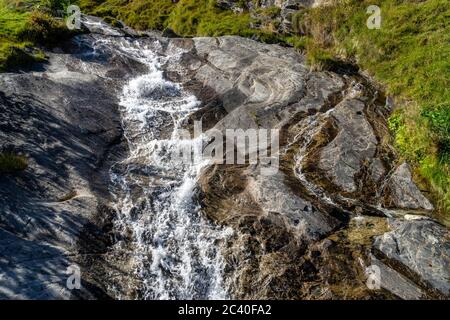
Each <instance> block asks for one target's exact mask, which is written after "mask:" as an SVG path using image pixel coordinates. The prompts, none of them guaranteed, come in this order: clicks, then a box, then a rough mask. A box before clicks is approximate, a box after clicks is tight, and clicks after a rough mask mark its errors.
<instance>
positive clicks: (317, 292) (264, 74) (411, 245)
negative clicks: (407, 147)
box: [0, 24, 449, 299]
mask: <svg viewBox="0 0 450 320" xmlns="http://www.w3.org/2000/svg"><path fill="white" fill-rule="evenodd" d="M96 25H97V29H94V28H93V27H92V28H91V31H93V32H96V33H100V34H88V35H81V36H78V37H77V38H76V39H75V40H73V41H69V42H68V43H67V44H66V45H64V46H63V48H62V49H56V50H55V51H54V52H49V53H48V54H49V56H50V60H49V63H48V64H46V65H39V66H37V69H35V70H34V71H32V72H27V73H20V74H2V75H0V144H1V146H2V148H7V149H8V148H9V149H13V150H16V151H17V152H19V153H22V154H24V155H26V156H27V158H28V159H29V168H28V169H27V170H26V171H25V172H22V173H20V174H18V175H6V176H0V270H1V276H0V298H11V297H16V298H71V297H72V298H108V297H113V298H114V297H115V298H117V297H120V298H136V297H140V296H139V285H140V282H139V281H142V279H140V280H139V279H136V274H135V273H133V268H134V266H133V263H132V261H133V260H132V257H131V256H132V255H133V247H132V241H128V239H127V237H129V234H126V233H121V234H118V233H117V230H116V229H115V228H114V225H113V224H114V219H115V215H116V212H115V211H114V210H113V208H112V202H113V199H111V196H110V193H109V185H110V176H109V170H110V168H111V165H112V164H113V163H115V162H116V161H118V160H119V159H124V158H125V157H126V155H127V153H128V150H127V148H126V144H125V143H124V138H123V133H122V129H121V122H120V115H119V111H118V109H119V107H118V103H119V102H118V92H120V90H121V88H122V87H123V85H124V84H125V83H126V81H127V80H129V79H131V78H133V77H135V76H137V75H141V74H145V72H146V71H147V70H146V67H145V66H144V65H143V64H142V63H141V61H139V59H137V58H136V57H133V56H132V55H130V54H125V53H124V52H123V51H121V48H122V47H121V46H127V45H129V43H128V42H127V41H129V40H130V39H125V38H124V37H125V36H126V35H127V36H131V35H133V34H132V32H131V31H127V34H124V33H123V32H122V31H120V32H119V31H118V30H116V29H113V28H107V29H106V31H104V30H103V28H100V29H99V28H98V24H96ZM133 41H137V42H139V44H140V45H142V47H144V46H145V47H146V48H150V49H151V50H152V51H153V52H155V53H157V54H158V55H159V56H161V57H165V56H171V57H172V56H174V55H176V56H177V57H179V58H177V59H169V60H164V59H161V63H162V68H163V69H164V73H165V76H166V77H167V78H168V79H169V80H172V81H173V82H177V83H180V84H181V85H182V86H183V87H184V89H186V90H188V91H190V92H192V93H194V94H195V95H196V96H197V98H198V99H199V100H200V101H201V105H200V108H199V110H198V111H197V112H195V113H194V114H193V115H192V116H191V117H190V118H189V119H187V120H186V121H185V126H186V127H187V128H192V125H193V121H194V120H200V119H202V120H203V130H204V131H207V130H209V131H208V132H209V133H211V132H212V129H217V131H218V132H222V133H224V131H225V130H226V129H243V130H246V129H250V128H266V129H271V128H274V129H279V130H280V150H279V153H278V154H277V156H278V158H279V160H280V161H279V170H278V171H277V172H276V173H275V174H273V175H270V176H265V175H262V174H261V168H260V164H256V165H255V164H252V165H250V164H243V165H229V164H213V165H209V166H207V167H206V168H204V169H203V171H202V173H201V175H200V178H199V181H198V187H197V189H198V192H197V194H196V198H197V199H198V201H199V202H200V204H201V206H202V212H203V213H204V216H205V217H207V218H208V219H210V220H211V221H213V222H215V223H217V224H219V225H223V226H228V227H230V228H231V229H232V230H233V234H232V235H231V236H230V237H229V238H228V239H227V240H226V241H225V243H223V244H220V246H221V250H222V252H223V256H224V259H225V261H226V263H225V274H224V277H225V278H224V282H225V285H226V288H227V290H228V292H229V294H230V296H231V297H234V298H262V299H264V298H271V299H277V298H286V299H300V298H303V299H330V298H331V299H332V298H344V299H354V298H361V299H371V298H448V290H449V287H448V283H449V282H448V281H449V280H448V279H449V268H448V259H449V238H448V229H447V228H446V227H444V226H442V225H440V224H439V223H438V222H436V221H434V220H432V219H429V218H428V219H426V220H421V219H419V218H415V219H411V215H415V216H417V215H424V214H427V215H432V209H433V207H432V204H431V203H430V202H429V201H428V200H427V199H426V197H425V196H424V195H423V194H422V192H421V191H420V190H419V188H418V187H417V186H416V185H415V184H414V182H413V180H412V175H411V172H410V169H409V167H408V165H406V164H400V163H399V162H398V160H397V158H396V155H395V152H394V151H393V150H392V148H391V147H390V146H389V144H388V143H387V142H386V141H387V139H385V138H386V137H387V136H388V131H387V128H386V122H385V117H386V116H387V115H388V114H389V112H390V110H388V109H387V108H386V107H385V104H384V101H383V99H382V98H383V97H382V95H381V94H379V93H378V92H377V91H376V89H375V88H373V87H372V86H371V85H370V83H369V82H368V81H367V80H365V79H364V78H362V77H360V76H357V75H344V74H337V73H333V72H317V71H311V70H310V68H309V67H308V66H307V65H306V63H305V59H304V57H303V56H302V55H300V54H298V53H296V52H295V51H294V50H293V49H291V48H284V47H281V46H278V45H268V44H262V43H258V42H255V41H252V40H249V39H244V38H240V37H220V38H194V39H177V38H170V39H167V38H160V37H156V36H152V35H147V36H146V37H143V38H137V39H134V40H133ZM138 48H140V47H138ZM128 52H130V51H128ZM153 93H154V92H153V91H152V92H150V94H153ZM165 116H166V117H167V115H165ZM161 122H163V121H162V120H161ZM161 135H164V128H163V127H162V129H161ZM9 149H8V150H9ZM2 150H3V149H2ZM144 160H145V159H143V160H142V161H144ZM140 178H141V179H143V181H144V180H145V175H144V174H142V175H141V176H140ZM135 192H136V193H139V192H140V191H139V189H138V188H136V190H135ZM135 214H138V212H136V213H135ZM73 263H76V264H78V265H80V266H81V268H82V270H81V271H82V274H83V277H82V285H83V290H81V292H77V294H74V292H72V291H70V290H67V287H66V279H67V274H66V269H67V266H69V265H71V264H73ZM371 265H372V266H373V265H378V266H379V268H380V270H381V284H380V287H379V288H375V290H371V289H370V288H369V287H368V286H367V283H366V282H367V269H368V268H369V267H370V266H371ZM399 279H400V280H399Z"/></svg>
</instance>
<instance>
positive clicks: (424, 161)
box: [294, 0, 450, 212]
mask: <svg viewBox="0 0 450 320" xmlns="http://www.w3.org/2000/svg"><path fill="white" fill-rule="evenodd" d="M371 4H373V2H372V1H361V0H348V1H345V3H343V2H342V1H335V3H334V4H333V5H331V6H328V7H322V8H314V9H310V10H305V11H303V12H300V13H299V14H297V15H295V17H294V18H295V20H296V21H295V25H296V26H297V28H298V31H299V32H300V31H303V32H304V34H306V37H308V38H310V39H311V41H306V43H307V45H306V49H307V51H308V56H310V58H309V60H310V61H311V62H313V63H316V62H317V61H319V62H322V61H323V60H324V59H325V60H328V59H330V58H331V57H333V56H334V57H337V58H340V59H344V60H347V61H353V62H355V63H357V64H358V65H359V66H360V67H361V68H362V69H363V70H367V71H369V72H370V73H371V74H372V75H373V76H374V77H375V79H376V80H377V81H379V82H380V83H382V84H383V85H385V86H386V90H387V93H388V94H390V95H392V96H394V97H396V100H397V101H398V102H400V103H399V105H401V106H402V107H401V108H397V110H396V111H395V113H394V114H393V115H392V117H391V118H390V120H389V126H390V129H391V130H392V132H393V134H394V135H395V144H396V146H397V149H398V150H399V151H400V153H401V154H402V156H403V157H404V158H406V159H408V160H409V161H410V162H411V163H413V164H415V165H416V166H415V167H416V174H417V175H418V176H420V177H422V178H423V179H422V181H423V182H426V184H428V186H429V187H431V189H432V190H433V191H434V193H435V197H436V199H439V203H438V205H439V207H440V209H441V210H442V211H444V212H449V211H450V175H449V165H450V90H449V89H448V88H449V87H450V24H449V21H450V6H449V5H448V1H446V0H428V1H402V0H383V1H378V5H379V6H380V7H381V16H382V24H381V29H372V30H370V29H368V28H367V26H366V21H367V19H368V17H369V15H367V14H366V9H367V7H368V6H369V5H371Z"/></svg>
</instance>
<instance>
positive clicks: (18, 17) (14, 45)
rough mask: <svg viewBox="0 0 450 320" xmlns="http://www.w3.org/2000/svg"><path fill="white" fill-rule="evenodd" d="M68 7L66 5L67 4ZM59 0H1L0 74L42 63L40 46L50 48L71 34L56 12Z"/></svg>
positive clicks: (63, 3) (59, 6) (59, 3)
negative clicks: (33, 63)
mask: <svg viewBox="0 0 450 320" xmlns="http://www.w3.org/2000/svg"><path fill="white" fill-rule="evenodd" d="M67 4H68V3H67ZM67 4H65V2H63V1H62V0H41V1H38V0H36V1H20V0H0V71H6V70H11V69H15V68H17V67H23V66H27V65H30V64H31V63H32V62H35V61H44V60H45V55H44V53H43V51H42V50H40V49H39V47H40V46H47V47H49V46H50V47H51V46H53V45H56V44H57V43H58V42H59V41H60V40H61V39H64V38H66V37H67V35H69V34H70V32H69V30H68V29H67V28H66V26H65V24H64V21H63V19H61V18H60V19H57V18H55V15H56V12H57V10H62V9H64V7H65V6H66V5H67Z"/></svg>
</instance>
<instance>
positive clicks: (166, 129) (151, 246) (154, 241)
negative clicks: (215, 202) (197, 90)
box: [111, 39, 231, 299]
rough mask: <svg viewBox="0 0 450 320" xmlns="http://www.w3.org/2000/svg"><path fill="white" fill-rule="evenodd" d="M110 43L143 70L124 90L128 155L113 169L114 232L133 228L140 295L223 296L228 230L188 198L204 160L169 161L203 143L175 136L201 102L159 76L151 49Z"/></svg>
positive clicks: (137, 44)
mask: <svg viewBox="0 0 450 320" xmlns="http://www.w3.org/2000/svg"><path fill="white" fill-rule="evenodd" d="M111 45H112V44H111ZM114 45H115V46H116V47H117V46H119V47H118V48H117V49H118V50H120V51H121V52H123V54H126V55H128V56H129V57H132V58H133V59H136V60H138V61H140V62H142V63H144V64H145V65H146V66H147V67H148V72H147V74H145V75H141V76H139V77H137V78H135V79H132V80H131V81H129V82H128V84H127V85H126V86H125V87H124V88H123V92H122V95H121V97H120V107H121V108H120V111H121V115H122V125H123V129H124V135H125V138H126V140H127V142H128V146H129V153H130V154H129V157H128V158H127V159H125V160H124V161H122V162H120V163H117V164H116V165H115V166H113V168H112V169H111V179H112V182H113V184H112V185H113V186H112V190H111V191H112V193H113V195H114V197H115V202H116V209H117V211H118V212H119V218H118V219H117V222H116V227H117V228H118V229H119V230H122V231H123V232H126V230H131V231H132V234H133V238H134V247H135V264H136V265H137V270H136V272H137V273H138V277H139V278H140V279H141V280H142V288H141V289H142V290H141V291H142V298H144V299H226V298H227V292H226V290H225V288H224V284H223V267H224V261H223V258H222V256H221V254H220V249H219V248H220V246H219V244H220V242H221V241H223V240H225V239H226V238H227V237H228V236H229V235H230V232H231V231H230V230H229V229H224V228H221V227H219V226H216V225H214V224H212V223H211V222H209V221H207V220H205V219H204V218H203V217H202V216H201V212H200V207H199V206H198V204H197V203H196V202H195V201H194V200H193V195H194V193H195V187H196V183H197V179H198V176H199V173H200V170H201V169H202V168H203V167H204V166H205V165H207V164H208V163H207V162H205V161H195V162H194V161H183V159H182V158H179V157H174V154H175V153H174V150H176V148H180V146H181V147H183V145H185V146H188V147H191V148H201V146H202V137H197V138H194V139H188V140H183V139H181V137H180V135H179V130H180V129H181V127H182V123H183V120H185V119H186V118H187V117H188V116H189V115H190V114H191V113H192V112H194V111H195V110H197V108H198V106H199V105H200V103H199V101H198V100H197V99H196V98H195V96H193V95H191V94H189V93H187V92H185V91H184V90H183V88H182V87H181V86H180V85H178V84H175V83H172V82H170V81H167V80H166V79H164V77H163V72H162V70H161V66H160V64H161V59H163V58H162V57H159V56H157V55H156V54H155V53H154V51H153V50H151V48H149V47H148V46H145V45H143V44H141V43H140V42H139V41H137V40H134V41H129V40H124V39H114ZM173 58H174V57H166V58H165V59H173Z"/></svg>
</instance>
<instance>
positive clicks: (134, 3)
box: [79, 0, 279, 43]
mask: <svg viewBox="0 0 450 320" xmlns="http://www.w3.org/2000/svg"><path fill="white" fill-rule="evenodd" d="M79 5H80V7H81V9H82V11H83V12H85V13H90V14H93V15H96V16H100V17H103V18H105V19H106V20H107V21H108V20H109V21H113V20H115V19H119V20H121V21H123V22H124V23H125V24H127V25H129V26H131V27H133V28H135V29H138V30H145V29H157V30H164V29H165V28H170V29H172V30H173V31H174V32H175V33H177V34H179V35H181V36H187V37H189V36H221V35H241V36H244V37H256V38H258V39H260V40H261V41H264V42H271V43H273V42H279V39H278V37H277V36H276V35H274V34H273V32H271V31H270V30H257V29H252V28H250V25H251V22H256V21H254V20H253V19H252V18H250V14H249V13H248V11H244V12H243V13H241V14H235V13H233V12H232V11H230V10H224V9H221V8H219V7H217V6H216V1H215V0H180V1H178V2H173V1H171V0H152V1H149V0H130V1H128V0H79ZM242 6H243V4H242ZM267 14H273V10H272V11H268V13H267Z"/></svg>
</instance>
